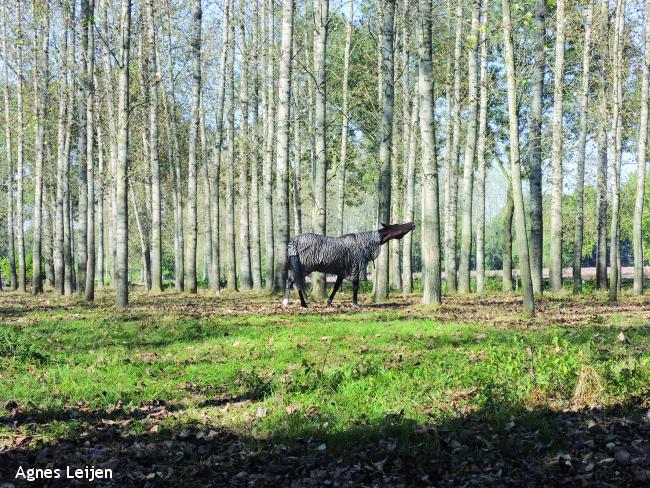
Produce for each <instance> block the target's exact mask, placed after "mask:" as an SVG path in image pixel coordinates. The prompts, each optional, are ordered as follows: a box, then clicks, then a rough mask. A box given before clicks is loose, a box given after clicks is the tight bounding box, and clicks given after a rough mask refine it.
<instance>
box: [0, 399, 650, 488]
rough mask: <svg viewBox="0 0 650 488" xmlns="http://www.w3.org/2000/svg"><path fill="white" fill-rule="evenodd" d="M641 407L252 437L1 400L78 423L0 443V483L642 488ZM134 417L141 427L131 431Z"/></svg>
mask: <svg viewBox="0 0 650 488" xmlns="http://www.w3.org/2000/svg"><path fill="white" fill-rule="evenodd" d="M232 400H233V401H236V399H232ZM648 406H649V405H648V400H647V397H645V400H641V399H639V400H635V401H631V402H629V403H626V404H624V405H618V406H616V407H612V408H609V409H606V410H602V409H600V410H593V409H591V410H590V409H585V410H581V411H575V412H557V411H552V410H549V409H546V408H541V407H540V408H538V409H533V410H528V409H523V408H521V407H517V406H515V405H511V406H505V407H504V406H503V405H500V406H499V408H498V412H499V413H497V410H495V408H494V407H485V408H484V409H482V410H477V411H473V412H469V413H465V414H460V415H459V416H458V417H454V418H452V419H449V420H446V421H442V422H439V423H432V424H428V425H419V424H416V423H414V422H413V421H411V420H408V419H405V418H403V417H402V416H401V415H400V414H399V413H397V414H394V415H388V416H386V417H384V418H383V419H382V420H381V421H378V422H375V423H367V424H363V425H358V426H355V427H353V428H351V429H350V430H348V431H346V432H338V433H329V434H326V435H325V436H322V435H319V434H316V433H314V432H311V433H310V432H300V433H296V432H295V431H294V432H293V433H292V434H289V433H288V431H283V430H282V429H281V428H280V429H278V430H277V431H276V432H273V433H272V434H271V435H270V436H269V437H268V438H265V439H263V440H261V439H259V438H258V439H254V438H252V437H251V436H249V435H247V434H242V433H237V432H234V431H230V430H225V429H223V428H219V427H215V426H213V425H210V423H209V422H208V423H205V422H207V421H204V422H200V423H199V422H197V423H187V422H180V423H179V422H174V421H173V420H174V413H173V412H174V410H175V406H174V405H170V404H165V403H163V402H157V403H154V404H149V405H143V406H140V407H139V408H135V409H132V411H127V410H125V409H124V408H123V407H121V406H117V407H116V408H115V409H114V410H112V411H92V410H90V409H88V408H86V407H83V406H81V407H78V408H73V409H67V410H66V409H62V410H61V411H47V412H41V411H38V410H36V409H33V410H30V409H29V408H28V407H25V409H21V408H20V407H18V406H16V405H7V407H8V408H9V409H11V410H10V414H9V415H6V416H4V417H2V418H1V419H0V421H1V422H2V424H3V425H4V426H5V427H9V429H13V431H14V432H17V431H19V430H20V427H21V426H34V425H35V424H36V423H38V422H39V419H40V421H43V419H44V418H46V419H48V420H50V421H51V420H61V421H66V420H74V422H75V423H76V425H77V426H78V430H76V431H70V432H68V433H67V434H64V435H62V436H60V438H59V439H58V441H57V442H48V443H43V442H40V443H39V442H35V441H30V440H29V439H22V440H21V439H14V442H13V444H11V445H9V447H7V446H5V447H0V485H1V482H9V483H11V484H13V485H15V486H42V485H43V483H42V482H35V483H31V484H30V483H28V482H26V481H22V480H16V479H14V477H15V473H16V471H17V469H18V467H19V466H22V467H23V468H30V467H31V468H46V467H55V468H56V467H60V468H62V467H65V466H66V465H69V466H73V467H76V468H83V467H85V466H95V467H96V468H110V469H112V470H113V479H112V480H103V481H100V480H97V481H96V482H95V483H94V486H151V487H153V486H191V487H194V486H197V487H198V486H215V487H216V486H219V487H220V486H236V487H237V486H241V487H244V486H248V487H251V486H253V487H259V486H273V487H276V486H277V487H303V486H305V487H306V486H352V487H357V486H358V487H362V486H378V487H384V486H386V487H388V486H390V487H399V486H404V487H406V486H409V487H410V486H533V487H537V486H540V487H541V486H561V485H567V486H642V485H647V484H648V483H650V418H649V416H650V414H649V412H648ZM142 418H148V419H151V424H150V426H149V427H146V428H145V429H144V430H141V431H140V432H134V431H133V429H131V428H130V427H132V423H133V422H134V421H136V420H138V419H142ZM29 431H30V432H32V431H33V429H31V428H30V429H29ZM1 437H2V436H0V438H1ZM75 483H77V484H75ZM2 486H11V485H2ZM47 486H87V483H85V482H81V481H78V482H72V483H71V482H70V480H52V481H50V482H49V483H48V485H47Z"/></svg>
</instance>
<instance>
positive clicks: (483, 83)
mask: <svg viewBox="0 0 650 488" xmlns="http://www.w3.org/2000/svg"><path fill="white" fill-rule="evenodd" d="M489 13H490V0H483V14H482V15H483V17H482V19H481V40H480V42H481V68H480V76H479V86H480V96H479V115H478V143H477V147H476V163H477V166H478V170H477V174H476V180H477V188H476V213H477V218H476V291H477V292H478V293H483V292H484V291H485V175H486V171H485V169H486V168H485V147H486V139H487V110H488V83H487V65H488V40H489V32H488V28H489V22H488V21H489Z"/></svg>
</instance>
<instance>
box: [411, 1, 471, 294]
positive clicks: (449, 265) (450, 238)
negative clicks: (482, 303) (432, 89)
mask: <svg viewBox="0 0 650 488" xmlns="http://www.w3.org/2000/svg"><path fill="white" fill-rule="evenodd" d="M462 30H463V4H462V2H461V1H460V0H458V4H457V6H456V41H455V43H454V102H453V111H452V117H451V118H452V121H453V122H452V123H453V129H452V150H451V153H450V155H449V156H450V157H448V158H447V179H446V181H445V275H446V281H447V291H448V292H455V291H456V289H457V279H456V220H457V212H458V206H457V205H458V201H457V200H458V176H457V170H458V162H459V159H460V136H461V120H460V109H461V107H460V85H461V76H460V70H461V40H462ZM421 107H422V106H421V105H420V109H421Z"/></svg>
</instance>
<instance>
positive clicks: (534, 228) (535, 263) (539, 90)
mask: <svg viewBox="0 0 650 488" xmlns="http://www.w3.org/2000/svg"><path fill="white" fill-rule="evenodd" d="M545 43H546V0H536V1H535V45H534V48H533V49H534V53H535V64H534V66H533V83H532V100H531V110H530V136H529V140H530V143H529V144H530V271H531V275H532V279H533V291H534V292H535V293H542V291H543V286H542V281H543V280H542V277H543V276H542V268H543V261H544V259H543V257H544V242H543V241H544V220H543V215H542V212H543V211H542V208H543V199H542V110H543V98H544V72H545V54H544V47H545Z"/></svg>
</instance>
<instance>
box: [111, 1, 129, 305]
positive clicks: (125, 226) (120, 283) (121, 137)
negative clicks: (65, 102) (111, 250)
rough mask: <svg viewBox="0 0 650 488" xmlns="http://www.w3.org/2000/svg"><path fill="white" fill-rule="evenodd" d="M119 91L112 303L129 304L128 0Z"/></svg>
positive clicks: (124, 9) (122, 28)
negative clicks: (113, 295) (113, 289)
mask: <svg viewBox="0 0 650 488" xmlns="http://www.w3.org/2000/svg"><path fill="white" fill-rule="evenodd" d="M120 21H121V22H120V24H121V25H120V49H119V89H118V104H117V160H116V167H115V187H116V192H115V193H116V200H117V205H116V210H117V211H116V236H115V237H116V246H115V247H116V252H115V255H116V256H115V303H116V305H117V306H118V307H126V306H127V305H128V304H129V209H128V187H129V179H128V175H129V152H128V151H129V65H130V48H131V0H122V3H121V9H120Z"/></svg>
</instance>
